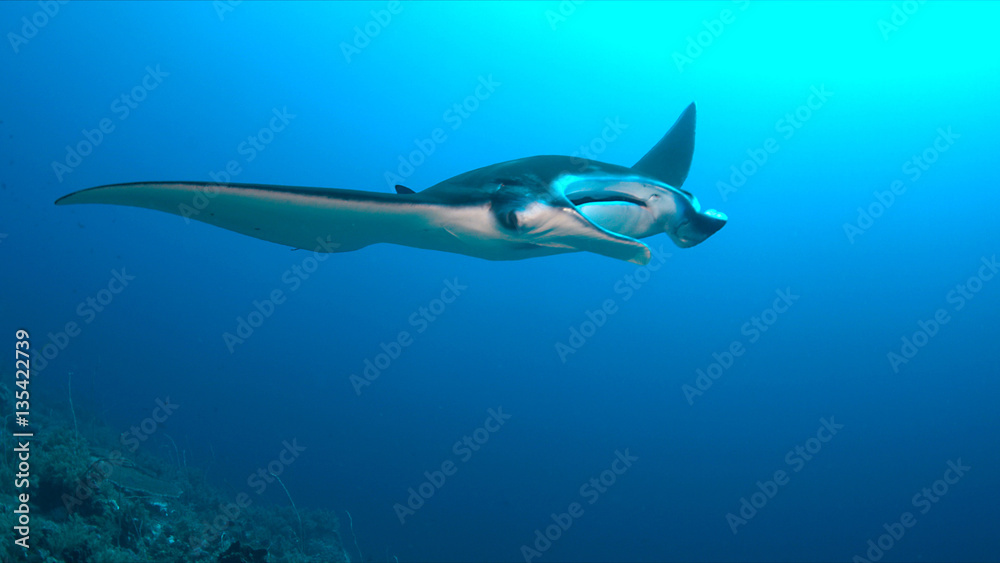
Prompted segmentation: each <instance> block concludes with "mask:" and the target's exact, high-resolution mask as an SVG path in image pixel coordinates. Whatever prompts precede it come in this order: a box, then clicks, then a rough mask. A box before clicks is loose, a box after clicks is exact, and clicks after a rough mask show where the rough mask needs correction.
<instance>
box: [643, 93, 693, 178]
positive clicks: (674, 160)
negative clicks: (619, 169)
mask: <svg viewBox="0 0 1000 563" xmlns="http://www.w3.org/2000/svg"><path fill="white" fill-rule="evenodd" d="M694 122H695V110H694V102H692V103H691V105H689V106H688V107H687V109H685V110H684V112H683V113H681V116H680V117H678V118H677V121H676V122H674V126H673V127H671V128H670V131H667V134H666V135H664V136H663V138H662V139H660V142H658V143H656V146H654V147H653V148H652V149H650V150H649V152H647V153H646V156H644V157H642V158H641V159H640V160H639V162H636V163H635V166H633V167H632V169H633V170H635V171H636V172H640V173H642V174H645V175H647V176H650V177H653V178H656V179H658V180H660V181H662V182H665V183H666V184H669V185H671V186H673V187H675V188H679V187H681V185H683V184H684V180H685V179H687V175H688V169H690V168H691V157H692V155H694Z"/></svg>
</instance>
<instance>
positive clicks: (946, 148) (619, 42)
mask: <svg viewBox="0 0 1000 563" xmlns="http://www.w3.org/2000/svg"><path fill="white" fill-rule="evenodd" d="M998 17H1000V5H998V4H996V3H987V2H975V3H963V2H926V3H924V2H867V3H853V2H852V3H832V2H831V3H807V2H801V3H789V2H786V3H768V2H711V3H710V2H704V3H701V2H699V3H679V2H670V3H646V2H641V3H627V2H615V3H610V2H609V3H602V2H580V3H577V2H561V3H558V2H539V3H518V2H503V3H500V2H497V3H458V2H455V3H452V2H444V3H435V2H426V3H404V4H397V3H394V2H388V3H386V2H373V3H329V4H328V3H312V2H307V3H267V2H225V1H220V2H203V3H197V2H176V3H175V2H170V3H167V2H163V3H126V2H115V3H77V2H70V3H57V2H44V1H43V2H23V3H3V4H2V5H0V22H3V25H2V31H4V33H5V38H6V41H5V43H6V44H5V45H4V46H2V47H0V61H2V69H3V87H2V88H0V108H2V110H0V147H2V156H3V159H2V162H0V166H2V170H3V173H2V176H0V181H2V184H0V209H2V211H0V219H2V220H0V256H2V259H3V263H4V267H3V268H2V270H0V279H2V288H3V291H2V298H0V306H2V316H0V318H2V325H3V326H2V332H3V334H4V335H5V337H4V342H5V343H6V344H5V346H8V348H9V349H10V350H12V349H13V348H14V345H15V337H14V335H15V331H16V330H17V329H26V330H28V331H29V332H30V334H31V341H32V345H33V346H34V349H35V350H36V352H35V356H34V357H33V361H34V362H35V364H34V367H35V373H34V374H33V376H32V390H33V392H35V393H37V395H36V397H39V398H37V399H35V402H34V404H33V405H32V408H33V409H35V410H36V411H39V412H44V411H49V410H55V411H62V412H65V411H66V410H68V404H67V402H66V400H65V397H66V396H67V391H68V383H69V382H70V377H72V380H71V385H72V394H73V395H72V396H73V400H74V402H75V409H76V415H79V416H80V417H81V420H83V419H84V418H85V417H87V416H88V415H85V414H83V413H87V412H89V413H96V414H92V415H89V416H90V417H91V418H94V417H99V418H100V419H101V420H103V421H105V422H106V423H107V424H108V425H109V426H110V427H112V428H115V429H116V430H117V431H118V432H126V431H127V430H128V429H129V428H131V427H133V426H136V425H140V429H141V423H142V422H143V421H144V420H146V419H148V418H150V417H152V416H153V413H157V416H158V417H160V418H164V417H163V416H162V415H163V410H162V408H161V410H160V411H157V410H156V409H157V408H158V405H160V404H161V403H163V401H167V402H168V403H171V404H174V405H176V408H175V409H173V410H171V413H170V414H169V416H166V417H165V420H162V421H159V422H158V423H157V426H156V428H155V429H153V428H152V426H150V428H148V430H152V431H151V432H148V433H147V432H145V430H143V433H142V437H143V438H144V440H143V441H142V444H141V445H140V447H142V448H143V449H145V450H146V451H147V452H148V453H149V454H150V455H164V456H165V455H167V454H168V453H169V451H170V450H169V448H168V446H167V445H168V444H169V442H167V440H166V436H167V435H169V437H170V439H171V440H172V441H175V442H176V447H177V448H178V449H179V450H181V451H182V452H183V455H184V456H185V461H186V464H187V465H189V466H197V467H203V468H211V476H210V478H209V480H210V481H212V482H214V483H216V484H217V485H218V486H220V487H224V490H226V491H227V494H229V495H230V496H231V498H232V499H236V498H237V495H239V494H241V493H243V494H247V495H249V498H251V499H252V501H253V502H254V503H257V504H259V505H262V506H263V505H275V506H286V505H287V503H288V498H289V497H291V498H294V499H295V502H296V504H297V505H298V508H299V509H307V508H323V509H327V510H332V511H335V512H336V513H337V514H338V515H340V517H341V519H342V522H341V524H342V526H341V534H342V537H343V538H344V541H345V544H346V545H345V547H346V550H347V553H348V555H349V556H350V558H351V560H359V559H364V560H376V561H387V560H393V559H394V558H398V560H399V561H501V560H503V561H538V562H546V561H747V560H749V561H762V560H766V561H800V560H803V561H843V560H855V561H858V560H862V559H863V560H866V561H876V560H881V561H983V560H996V559H997V557H998V555H997V554H998V542H997V539H996V533H995V530H996V529H997V526H998V524H1000V516H998V510H997V508H998V501H1000V486H998V483H997V479H996V478H995V476H996V475H997V472H998V470H1000V453H998V450H997V447H996V445H997V439H996V431H997V429H998V423H1000V419H998V414H997V412H998V411H997V409H996V401H997V397H998V396H1000V395H998V393H1000V385H998V383H997V381H998V379H997V376H998V375H1000V360H998V359H997V350H998V348H997V346H998V345H997V336H998V329H997V318H998V316H997V313H998V310H1000V281H994V278H995V277H996V274H997V270H998V266H997V252H998V246H1000V226H998V222H997V220H996V217H995V210H996V209H997V207H998V203H1000V196H998V192H997V190H996V186H995V185H996V180H995V175H996V169H995V168H996V164H995V163H996V157H995V154H994V153H995V149H996V141H995V138H994V135H995V132H996V131H997V130H998V129H1000V113H998V111H997V102H998V101H1000V96H998V93H1000V89H998V88H1000V63H998V61H997V58H996V56H995V55H996V52H997V47H998V46H997V39H996V33H995V22H996V21H997V18H998ZM692 101H693V102H696V104H697V111H698V125H697V141H696V149H695V153H694V161H693V164H692V167H691V171H690V175H689V177H688V179H687V181H686V183H685V184H684V188H685V189H687V190H689V191H691V192H693V193H694V194H695V195H696V196H697V197H698V198H699V200H700V201H701V203H702V205H703V206H704V207H706V208H715V209H719V210H721V211H723V212H725V213H726V214H727V215H728V217H729V223H728V225H726V227H725V228H723V229H722V230H721V231H719V232H718V233H717V234H716V235H714V236H712V237H711V238H710V239H709V240H707V241H706V242H705V243H703V244H701V245H699V246H696V247H694V248H690V249H679V248H676V247H674V246H673V244H672V243H671V242H670V240H669V239H668V238H667V237H666V236H663V235H658V236H656V237H653V238H650V239H646V241H645V242H647V243H648V244H649V245H650V246H651V247H652V248H653V249H655V250H656V255H654V259H653V261H652V262H651V264H650V266H651V267H646V268H643V267H638V266H636V265H635V264H629V263H626V262H622V261H616V260H613V259H611V258H607V257H604V256H599V255H596V254H590V253H576V254H565V255H560V256H553V257H546V258H536V259H531V260H525V261H515V262H489V261H484V260H479V259H475V258H470V257H466V256H461V255H455V254H447V253H440V252H433V251H425V250H417V249H412V248H405V247H400V246H390V245H376V246H371V247H368V248H365V249H363V250H360V251H357V252H350V253H343V254H331V255H325V256H323V258H324V259H322V260H316V259H315V258H313V254H312V253H308V252H301V251H300V252H290V251H289V249H288V248H287V247H284V246H280V245H276V244H272V243H268V242H264V241H261V240H256V239H254V238H250V237H245V236H241V235H237V234H234V233H232V232H229V231H226V230H223V229H219V228H216V227H213V226H209V225H205V224H203V223H199V222H197V221H186V220H185V219H184V218H181V217H178V216H175V215H169V214H164V213H157V212H154V211H149V210H143V209H136V208H131V207H117V206H100V205H95V206H89V205H88V206H69V207H56V206H54V205H53V201H54V200H55V199H57V198H59V197H61V196H63V195H66V194H68V193H71V192H74V191H76V190H80V189H83V188H87V187H92V186H97V185H102V184H113V183H121V182H135V181H143V180H191V181H215V182H240V183H259V184H279V185H289V186H317V187H333V188H349V189H364V190H371V191H380V192H391V191H392V186H393V185H394V184H404V185H406V186H409V187H411V188H413V189H415V190H418V191H419V190H420V189H423V188H426V187H428V186H430V185H433V184H435V183H437V182H439V181H441V180H444V179H446V178H448V177H451V176H454V175H456V174H459V173H461V172H464V171H467V170H471V169H474V168H477V167H480V166H485V165H488V164H492V163H496V162H501V161H505V160H510V159H515V158H520V157H525V156H531V155H538V154H563V155H581V156H587V157H589V158H594V159H596V160H600V161H604V162H610V163H615V164H621V165H625V166H629V165H631V164H633V163H634V162H635V161H637V160H638V159H639V158H641V157H642V156H643V155H644V154H645V153H646V151H647V150H649V148H650V147H652V146H653V145H654V144H655V143H656V141H657V140H659V139H660V137H661V136H662V135H663V134H664V132H666V130H667V129H668V128H669V127H670V125H671V124H672V123H673V122H674V119H676V117H677V116H678V115H679V114H680V113H681V111H683V109H684V108H685V107H686V106H687V105H688V104H690V103H691V102H692ZM193 206H194V207H197V204H195V203H193ZM659 256H662V258H660V257H659ZM653 268H655V269H653ZM68 323H73V327H69V326H68ZM67 333H70V334H67ZM400 342H403V343H404V344H405V345H403V344H400ZM11 357H12V354H11V356H8V358H9V359H8V361H7V363H6V364H4V365H3V366H2V367H0V373H3V374H4V376H5V377H4V379H5V380H6V381H5V383H7V384H8V385H12V384H13V381H14V377H13V373H14V366H13V361H12V359H10V358H11ZM70 374H72V376H70ZM43 398H44V399H43ZM158 401H160V403H158ZM141 430H142V429H141ZM9 431H11V427H9V426H8V427H7V428H5V432H9ZM268 471H271V472H275V473H280V476H281V480H282V485H283V487H287V491H288V492H287V494H286V492H285V491H284V490H282V487H278V486H277V484H276V483H275V482H274V481H273V480H271V479H270V478H268V477H269V474H268ZM265 479H266V480H265ZM3 487H4V489H8V490H9V489H10V484H9V483H4V484H3ZM345 511H350V515H351V517H350V520H351V522H352V524H353V531H354V533H355V534H356V542H357V544H356V545H355V540H354V538H353V537H352V534H351V531H350V530H349V527H348V524H347V523H346V522H347V520H348V518H347V514H346V512H345ZM35 533H36V534H44V533H45V532H43V531H40V530H35ZM11 541H12V540H11Z"/></svg>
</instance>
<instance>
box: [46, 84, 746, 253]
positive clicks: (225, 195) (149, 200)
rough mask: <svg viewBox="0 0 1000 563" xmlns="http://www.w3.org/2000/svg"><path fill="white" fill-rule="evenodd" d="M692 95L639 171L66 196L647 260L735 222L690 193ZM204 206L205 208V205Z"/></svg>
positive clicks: (356, 236) (454, 246)
mask: <svg viewBox="0 0 1000 563" xmlns="http://www.w3.org/2000/svg"><path fill="white" fill-rule="evenodd" d="M694 126H695V105H694V104H693V103H692V104H691V105H690V106H688V107H687V109H685V110H684V112H683V113H681V115H680V117H679V118H678V119H677V121H676V122H675V123H674V125H673V126H672V127H671V128H670V130H669V131H668V132H667V133H666V135H664V136H663V138H662V139H660V141H659V142H658V143H657V144H656V145H655V146H654V147H653V148H652V149H650V151H649V152H648V153H646V155H645V156H643V157H642V158H641V159H640V160H639V161H638V162H637V163H635V164H634V165H633V166H632V167H631V168H629V167H624V166H618V165H614V164H607V163H604V162H598V161H596V160H590V159H585V158H580V157H571V156H532V157H527V158H520V159H517V160H511V161H507V162H501V163H499V164H493V165H490V166H485V167H483V168H478V169H475V170H471V171H469V172H465V173H463V174H459V175H458V176H455V177H453V178H449V179H447V180H445V181H443V182H440V183H438V184H436V185H434V186H431V187H429V188H427V189H425V190H423V191H420V192H416V191H414V190H412V189H410V188H407V187H405V186H396V193H379V192H368V191H359V190H346V189H336V188H306V187H292V186H272V185H259V184H214V183H210V182H136V183H129V184H114V185H108V186H99V187H96V188H90V189H85V190H81V191H78V192H74V193H71V194H69V195H66V196H64V197H62V198H60V199H58V200H57V201H56V202H55V203H56V205H70V204H77V203H106V204H113V205H127V206H132V207H144V208H147V209H155V210H157V211H163V212H166V213H173V214H175V215H181V216H184V217H190V218H192V219H196V220H198V221H202V222H205V223H208V224H211V225H215V226H218V227H222V228H224V229H229V230H230V231H235V232H237V233H241V234H244V235H249V236H251V237H255V238H258V239H263V240H266V241H271V242H275V243H278V244H283V245H288V246H291V247H293V248H302V249H314V250H316V251H317V252H348V251H352V250H358V249H360V248H364V247H366V246H369V245H372V244H377V243H390V244H399V245H403V246H409V247H416V248H423V249H430V250H440V251H445V252H453V253H458V254H464V255H467V256H474V257H478V258H485V259H487V260H521V259H524V258H534V257H536V256H549V255H553V254H560V253H565V252H580V251H586V252H593V253H596V254H601V255H604V256H609V257H611V258H617V259H620V260H626V261H628V262H633V263H636V264H646V263H648V262H649V259H650V249H649V247H648V246H646V245H645V244H643V243H642V242H640V241H639V240H638V239H641V238H646V237H649V236H652V235H655V234H658V233H666V234H667V235H668V236H669V237H670V238H671V239H672V240H673V242H674V243H675V244H676V245H677V246H679V247H681V248H688V247H691V246H694V245H696V244H699V243H701V242H702V241H704V240H705V239H706V238H708V237H709V236H711V235H712V234H714V233H715V232H716V231H718V230H719V229H721V228H722V226H723V225H725V223H726V216H725V215H724V214H723V213H720V212H718V211H715V210H714V209H710V210H707V211H702V210H701V206H700V205H699V204H698V200H697V198H695V197H694V196H693V195H692V194H691V193H690V192H687V191H685V190H682V189H681V185H683V184H684V180H685V179H686V178H687V175H688V169H689V168H690V166H691V157H692V156H693V154H694ZM198 201H200V202H202V204H201V205H195V203H196V202H198Z"/></svg>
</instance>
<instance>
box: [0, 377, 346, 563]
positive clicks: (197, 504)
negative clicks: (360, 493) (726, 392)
mask: <svg viewBox="0 0 1000 563" xmlns="http://www.w3.org/2000/svg"><path fill="white" fill-rule="evenodd" d="M10 397H11V394H10V389H9V388H7V387H5V386H4V385H3V384H0V403H2V404H3V405H4V407H8V406H11V407H12V405H10V404H9V402H10ZM12 410H13V409H6V412H12ZM75 414H76V413H74V414H73V417H72V418H70V417H68V416H62V415H57V414H55V413H54V414H52V415H48V416H46V415H43V414H41V413H39V414H38V415H36V416H35V419H36V421H37V422H36V424H37V427H38V428H40V429H43V430H39V431H37V432H36V433H35V437H34V438H33V442H32V445H31V448H32V453H31V478H30V490H31V493H32V494H31V537H30V549H28V550H24V549H23V548H21V547H19V546H17V545H14V544H13V542H6V543H5V544H4V546H3V548H2V550H0V559H2V560H3V561H27V562H29V563H84V562H87V563H90V562H94V563H103V562H108V563H114V562H185V563H187V562H191V563H272V562H275V563H277V562H284V561H296V562H328V561H349V560H350V558H349V556H348V554H347V552H346V551H345V550H344V548H343V544H342V543H341V539H340V535H339V532H338V529H339V526H340V523H339V520H338V519H337V517H336V515H335V514H334V513H333V512H330V511H327V510H316V509H308V508H307V509H295V508H294V507H293V506H265V505H262V503H259V502H258V503H254V504H252V505H250V506H247V507H245V508H243V509H242V510H241V511H240V514H239V515H238V516H237V517H234V518H232V519H229V518H224V519H222V522H221V524H220V523H219V514H220V508H219V507H220V506H227V505H228V504H230V503H232V499H229V498H227V497H226V495H224V494H223V493H222V492H221V491H219V490H218V489H216V488H215V487H213V486H212V485H211V484H210V483H209V482H208V481H207V479H205V476H204V472H203V471H202V470H201V469H199V468H197V467H188V466H187V463H186V460H185V463H184V464H183V465H180V464H179V460H178V459H176V456H175V459H173V460H170V461H168V460H166V459H163V458H158V457H155V456H154V455H151V454H149V453H148V452H147V453H145V454H144V455H142V456H141V457H140V458H139V459H132V458H131V457H128V456H127V455H125V454H123V453H122V452H121V450H120V449H115V447H116V445H117V444H115V442H114V440H113V438H112V437H114V436H115V432H113V431H111V430H110V429H109V428H106V427H104V428H100V427H95V426H94V425H93V424H91V427H90V428H89V430H88V429H84V430H83V432H81V431H78V430H77V429H76V428H77V425H76V421H75ZM11 422H12V420H11V418H10V417H7V418H5V419H3V429H2V431H0V435H2V436H0V442H2V446H3V450H4V456H3V458H2V459H0V478H2V482H3V483H7V484H9V483H13V482H14V474H15V473H16V468H15V467H14V465H13V460H14V455H13V448H14V447H15V444H12V443H11V432H12V431H13V426H12V425H11ZM80 426H81V427H82V426H83V425H80ZM84 433H86V434H87V436H86V437H84V436H83V434H84ZM174 448H175V450H174V451H175V453H176V446H174ZM12 493H13V492H12V491H11V490H9V485H5V486H4V488H3V489H0V526H2V527H3V528H4V529H6V530H11V529H12V528H13V527H14V526H15V525H17V524H16V516H17V515H16V514H14V510H15V509H16V508H17V506H18V502H17V501H18V499H17V498H16V497H15V496H14V494H12ZM290 498H291V497H289V499H290Z"/></svg>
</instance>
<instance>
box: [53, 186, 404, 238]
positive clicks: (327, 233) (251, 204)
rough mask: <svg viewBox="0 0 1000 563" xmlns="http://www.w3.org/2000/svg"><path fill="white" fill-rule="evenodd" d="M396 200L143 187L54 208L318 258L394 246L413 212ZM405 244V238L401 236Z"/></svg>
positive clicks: (83, 195) (316, 192)
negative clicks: (134, 219)
mask: <svg viewBox="0 0 1000 563" xmlns="http://www.w3.org/2000/svg"><path fill="white" fill-rule="evenodd" d="M402 199H403V198H400V197H399V196H397V195H394V194H380V193H370V192H360V191H354V190H339V189H326V188H297V187H287V186H264V185H257V184H228V185H221V184H211V183H205V182H143V183H134V184H115V185H110V186H100V187H96V188H90V189H86V190H81V191H78V192H75V193H72V194H69V195H67V196H64V197H62V198H60V199H58V200H57V201H56V205H70V204H77V203H106V204H112V205H127V206H132V207H143V208H146V209H154V210H157V211H163V212H165V213H172V214H174V215H180V216H182V217H184V218H190V219H194V220H196V221H201V222H203V223H208V224H210V225H215V226H217V227H222V228H224V229H228V230H230V231H235V232H237V233H241V234H244V235H248V236H251V237H254V238H258V239H263V240H267V241H271V242H276V243H278V244H285V245H288V246H292V247H295V248H304V249H307V250H316V251H317V252H345V251H348V250H356V249H358V248H363V247H365V246H368V245H370V244H375V243H378V242H394V241H395V240H394V239H395V238H397V237H398V236H399V235H400V231H403V230H405V229H407V228H411V227H412V225H410V222H411V221H412V219H410V218H411V217H412V214H408V213H407V211H408V209H411V208H412V207H413V206H412V205H410V204H405V203H402V202H401V200H402ZM403 235H404V236H405V233H403Z"/></svg>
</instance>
